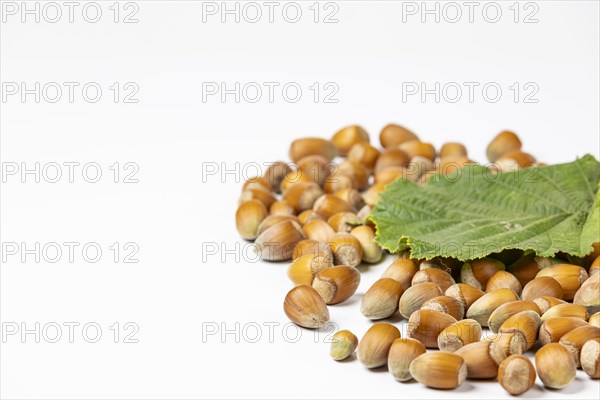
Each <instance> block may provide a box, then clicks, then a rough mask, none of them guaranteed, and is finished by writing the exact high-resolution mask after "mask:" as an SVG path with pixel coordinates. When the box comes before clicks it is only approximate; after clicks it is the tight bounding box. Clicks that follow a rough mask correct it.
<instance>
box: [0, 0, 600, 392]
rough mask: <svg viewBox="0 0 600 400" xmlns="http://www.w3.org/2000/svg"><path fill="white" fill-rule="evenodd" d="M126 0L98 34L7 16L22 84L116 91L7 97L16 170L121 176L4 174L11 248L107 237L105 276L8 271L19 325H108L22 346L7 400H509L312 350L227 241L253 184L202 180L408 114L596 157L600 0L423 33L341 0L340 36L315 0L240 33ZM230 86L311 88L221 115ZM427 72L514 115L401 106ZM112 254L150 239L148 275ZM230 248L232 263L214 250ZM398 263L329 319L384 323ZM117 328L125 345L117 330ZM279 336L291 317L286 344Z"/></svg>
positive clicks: (13, 77)
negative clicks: (371, 315) (527, 87)
mask: <svg viewBox="0 0 600 400" xmlns="http://www.w3.org/2000/svg"><path fill="white" fill-rule="evenodd" d="M111 3H112V2H110V3H101V4H102V7H103V11H104V12H105V14H103V15H105V16H106V17H104V18H103V19H102V20H101V21H100V22H99V23H97V24H90V23H86V22H85V21H83V20H82V19H81V17H80V14H76V15H75V17H76V18H75V19H76V20H75V22H74V23H73V24H70V23H68V22H64V21H62V22H59V23H56V24H50V23H46V22H44V21H41V22H40V23H35V22H29V23H21V22H20V21H19V18H18V17H13V16H8V17H7V18H8V19H7V21H6V23H3V24H2V27H1V41H0V45H1V49H2V50H1V65H0V67H1V80H2V82H29V83H31V82H35V81H39V82H42V83H44V82H52V81H56V82H65V81H69V82H71V81H77V82H81V83H82V84H83V83H85V82H90V81H93V82H98V83H99V84H100V85H101V86H102V87H103V88H104V90H105V91H104V93H105V94H104V95H103V98H102V100H101V101H99V102H98V103H95V104H90V103H87V102H85V101H83V100H82V99H81V98H78V99H76V100H75V101H74V102H73V103H69V102H68V101H61V102H59V103H57V104H50V103H47V102H44V101H42V102H40V103H39V104H37V103H35V102H33V101H31V100H28V101H26V102H25V103H21V102H20V101H19V100H18V99H17V100H14V99H13V100H8V101H6V102H2V104H1V106H2V110H1V115H2V116H1V122H0V123H1V125H0V128H1V157H2V162H3V163H4V164H3V166H7V165H8V164H6V163H7V162H9V163H10V162H16V163H21V162H26V163H35V162H40V163H42V165H45V163H50V162H57V163H64V162H68V161H72V162H79V163H81V164H85V163H88V162H97V163H99V164H100V166H101V168H102V171H103V177H102V179H101V181H100V182H99V183H95V184H91V183H86V182H85V181H84V180H83V179H82V178H81V175H77V176H76V179H75V183H68V182H67V181H66V179H63V180H61V182H59V183H56V184H51V183H48V182H43V181H42V182H40V183H34V182H31V177H28V179H29V180H28V183H21V182H20V181H19V178H18V177H17V178H15V177H14V176H13V177H9V178H7V182H6V183H3V184H2V193H1V201H2V209H1V220H2V227H1V234H2V242H4V243H7V242H17V243H21V242H27V243H28V244H30V245H32V244H33V243H35V242H40V243H41V245H42V246H43V245H44V244H46V243H49V242H59V243H62V242H69V241H74V242H79V243H82V244H84V243H88V242H97V243H98V244H99V245H100V246H101V247H102V249H103V257H102V259H101V260H100V261H99V262H97V263H95V264H92V263H89V262H85V261H84V260H83V259H82V258H81V256H80V253H77V254H78V255H77V257H76V258H77V259H76V261H75V262H73V263H69V262H68V261H67V260H65V258H63V259H62V260H61V261H60V262H58V263H55V264H52V263H48V262H46V261H44V260H41V262H39V263H36V262H34V261H33V260H32V259H31V256H30V258H28V260H27V261H26V262H25V263H23V262H21V261H20V260H19V258H18V256H10V257H8V258H7V260H6V262H3V265H2V268H1V294H0V296H1V307H0V310H1V319H2V322H3V327H4V328H5V329H8V327H9V326H12V325H10V323H11V322H14V323H17V324H21V323H23V322H24V323H26V324H27V326H28V327H29V328H31V327H33V326H34V324H35V323H36V322H39V323H40V326H41V327H44V326H46V327H48V329H50V328H51V325H49V324H50V323H52V322H56V323H57V324H59V325H62V324H64V323H65V322H78V323H80V324H81V325H80V327H81V326H82V325H84V324H85V323H88V322H96V323H98V324H99V326H100V327H101V328H102V331H103V336H102V338H101V339H100V340H99V342H98V343H87V342H86V341H85V340H84V339H83V337H82V335H81V332H80V330H77V329H76V331H75V333H76V335H75V338H74V342H73V343H69V340H68V337H67V336H68V331H67V330H66V328H63V329H64V330H63V337H62V338H61V339H60V340H59V341H58V343H49V342H48V341H47V340H45V339H44V338H42V339H41V340H40V343H35V340H34V338H33V336H32V335H29V336H26V337H25V340H24V342H25V343H22V340H21V339H20V338H19V336H18V335H13V336H7V335H4V337H3V339H5V340H4V342H3V343H1V354H2V358H1V373H0V378H1V385H0V395H1V396H2V397H3V398H161V399H162V398H221V397H224V398H240V397H244V398H276V397H278V398H282V397H283V398H307V397H311V398H373V397H376V398H400V397H401V398H416V397H420V398H433V397H441V396H443V397H445V398H481V397H482V396H485V397H486V398H506V397H508V395H507V394H506V393H505V392H504V391H503V390H502V389H501V388H500V386H499V385H498V384H497V383H495V382H477V381H467V382H466V383H465V384H464V385H463V386H462V387H461V388H460V389H459V390H455V391H445V392H438V391H433V390H430V389H426V388H425V387H423V386H422V385H420V384H418V383H414V382H413V383H408V384H401V383H397V382H395V381H394V380H393V379H392V378H391V376H390V375H389V374H388V373H387V372H385V371H367V370H365V369H364V368H363V367H362V366H361V365H360V364H359V363H358V362H357V361H354V362H343V363H335V362H333V361H331V360H330V359H329V356H328V344H327V343H325V341H326V334H325V333H324V332H321V333H318V332H317V333H316V335H317V336H315V332H312V331H307V330H302V331H301V338H300V339H299V341H298V342H296V343H292V340H291V339H293V337H294V335H295V334H296V333H297V332H298V331H297V330H296V329H295V328H293V327H292V328H289V330H288V331H285V330H284V327H286V325H285V324H287V322H288V321H287V320H286V318H285V316H284V314H283V311H282V302H283V298H284V296H285V293H286V292H287V290H289V289H290V287H291V285H290V283H289V281H288V280H287V277H286V274H285V272H286V264H266V263H261V262H258V263H256V262H251V261H249V260H244V259H237V260H236V258H239V256H240V252H239V251H238V252H236V251H234V252H233V254H232V253H227V254H226V252H224V251H222V250H224V249H232V248H235V246H236V245H238V246H244V245H245V243H244V242H242V241H241V240H240V239H239V238H238V236H237V234H236V231H235V225H234V212H235V208H236V202H237V197H238V195H239V192H240V187H241V183H240V182H241V180H242V176H240V175H244V174H237V176H233V175H231V174H229V175H227V176H225V177H224V179H220V177H219V176H210V177H208V178H207V179H206V182H203V179H202V170H203V168H205V169H206V168H207V167H209V166H211V165H213V164H211V163H218V164H219V163H225V166H226V167H227V168H229V169H231V168H234V167H235V165H236V164H235V163H240V164H239V165H247V164H248V163H263V162H267V161H274V160H277V159H285V157H286V155H287V148H288V145H289V143H290V141H291V140H293V139H294V138H297V137H299V136H305V135H316V136H322V137H329V136H330V135H332V134H333V133H334V132H335V130H336V129H338V128H340V127H342V126H344V125H347V124H351V123H360V124H362V125H363V126H364V127H365V128H366V129H367V130H368V131H369V132H370V133H371V137H372V138H373V139H374V141H376V138H377V135H378V131H379V129H381V127H382V126H383V125H385V124H386V123H388V122H399V123H402V124H405V125H406V126H408V127H411V128H412V129H414V130H415V131H416V132H417V133H418V134H420V135H421V137H422V138H423V139H425V140H429V141H431V142H433V143H434V144H435V145H436V146H439V145H441V144H442V143H443V142H444V141H462V142H464V143H466V144H467V145H468V147H469V151H470V152H471V155H472V157H473V158H475V159H477V160H483V159H484V158H483V154H484V149H485V145H486V144H487V142H488V141H489V140H490V139H491V137H492V136H493V135H494V134H496V133H497V132H498V131H500V130H502V129H505V128H510V129H513V130H515V131H517V132H518V133H519V134H520V135H521V137H522V138H523V141H524V145H525V149H526V150H528V151H531V152H532V153H533V154H535V155H536V156H537V157H538V158H539V159H540V160H542V161H546V162H549V163H556V162H567V161H571V160H573V159H574V158H575V157H576V156H581V155H584V154H586V153H588V152H592V153H593V154H595V155H596V156H598V131H599V124H598V109H599V103H598V87H599V81H598V70H599V61H598V55H599V39H598V38H599V30H598V27H599V20H598V14H599V13H598V11H599V8H598V3H597V2H591V1H589V2H566V1H565V2H561V1H547V2H537V3H536V4H537V5H538V6H539V12H538V14H537V18H538V19H539V22H538V23H535V24H523V23H514V22H512V20H511V19H512V14H509V13H510V12H511V11H510V10H509V9H508V7H509V6H510V5H511V4H512V2H500V3H499V4H501V7H502V10H503V12H504V13H505V14H503V15H505V17H503V18H502V20H501V21H500V22H498V23H496V24H491V23H487V22H485V21H484V20H483V19H482V18H481V14H476V15H475V22H474V23H469V22H467V21H464V20H463V21H460V22H458V23H455V24H452V23H448V22H444V21H441V22H440V23H435V22H433V21H432V20H431V17H429V18H430V19H429V20H428V21H427V22H425V23H422V22H421V21H420V20H419V19H418V17H410V18H408V20H407V22H405V23H404V22H402V13H401V12H402V3H401V2H396V3H394V2H391V1H387V2H369V4H367V2H362V1H352V2H337V5H338V6H339V12H338V13H337V18H338V19H339V23H336V24H322V23H318V24H315V23H313V22H311V17H312V15H313V14H309V13H311V11H310V10H309V9H308V7H309V6H310V4H312V2H311V3H302V9H303V11H304V13H306V14H305V15H306V17H304V18H303V19H302V20H301V21H300V22H299V23H297V24H290V23H286V22H285V21H283V20H282V18H281V16H280V14H276V20H275V22H274V23H272V24H271V23H268V22H259V23H256V24H251V23H247V22H240V23H233V22H231V20H230V22H228V23H225V24H223V23H221V22H219V20H218V18H212V17H211V18H209V19H208V22H207V23H203V22H202V3H201V2H192V1H186V2H168V3H167V2H157V1H146V2H141V1H138V2H137V5H138V6H139V12H138V13H137V15H136V16H137V18H138V19H139V23H137V24H122V23H119V24H114V23H112V22H110V18H111V17H112V14H109V13H110V10H109V9H108V7H109V5H110V4H111ZM419 3H420V2H419ZM419 3H417V5H418V4H419ZM82 4H83V3H82ZM430 4H431V3H430ZM460 4H462V3H460ZM482 4H483V3H482ZM63 11H65V10H64V9H63ZM128 11H129V10H128ZM263 11H264V9H263ZM463 11H464V12H466V9H463ZM221 81H226V82H228V83H232V82H235V81H239V82H242V84H243V83H246V82H281V84H282V85H283V84H285V83H286V82H298V84H299V85H300V86H301V87H302V88H303V89H304V91H305V92H304V93H305V94H304V95H303V97H302V100H301V101H299V102H298V103H294V104H291V103H288V102H286V101H284V100H282V99H281V97H278V98H276V99H275V101H274V102H273V103H269V102H268V101H261V102H258V103H256V104H250V103H247V102H243V101H242V102H240V103H235V102H233V101H231V100H230V101H228V102H226V103H221V102H219V101H209V102H207V103H203V102H202V95H201V90H202V82H221ZM423 81H426V82H428V83H431V84H432V83H433V82H436V81H437V82H442V85H443V84H444V83H447V82H480V83H481V85H483V84H485V83H486V82H498V84H499V85H500V86H501V87H502V88H503V89H504V90H505V91H506V92H505V94H504V95H503V97H502V99H501V101H499V102H497V103H494V104H492V103H489V102H486V101H484V100H483V99H481V98H480V97H479V98H476V99H475V101H474V102H473V103H470V102H468V101H460V102H458V103H456V104H451V103H448V102H445V101H441V102H440V103H435V102H434V101H432V100H429V101H428V102H426V103H421V102H420V101H416V100H415V101H408V102H402V96H401V89H402V82H423ZM113 82H121V83H124V82H135V83H137V84H138V86H139V88H140V91H139V93H138V94H137V95H136V97H137V98H138V99H139V103H137V104H123V103H118V104H115V103H113V102H112V101H111V100H110V94H112V93H111V92H110V91H109V89H108V86H110V85H111V84H112V83H113ZM313 82H320V83H321V84H324V83H327V82H335V83H336V84H337V85H338V86H339V93H338V94H337V95H336V98H337V99H338V100H339V102H338V103H337V104H326V103H322V102H319V103H317V104H315V103H314V102H313V101H312V100H311V97H310V96H311V94H312V93H310V91H309V89H308V87H309V86H311V85H312V83H313ZM513 82H520V83H521V84H524V83H526V82H535V83H536V84H537V85H538V86H539V88H540V91H539V93H538V94H537V95H536V98H537V99H538V100H539V102H538V103H537V104H525V103H522V102H519V103H516V104H515V103H514V102H513V101H512V100H511V97H510V94H509V93H510V91H509V89H508V87H509V86H510V85H511V84H512V83H513ZM114 162H120V163H121V165H123V164H124V163H126V162H134V163H136V164H137V165H138V166H139V172H138V173H137V175H136V177H137V178H138V179H139V183H133V184H125V183H118V184H115V183H112V182H111V178H112V175H111V174H112V171H111V170H110V169H109V168H108V167H109V166H110V165H112V164H113V163H114ZM241 170H242V171H243V172H247V173H250V174H251V173H252V172H251V171H252V170H251V169H243V168H242V169H241ZM65 171H66V170H65ZM114 242H119V243H121V244H123V243H126V242H135V243H136V244H137V245H138V246H139V252H138V254H137V255H136V258H137V259H139V263H136V264H132V263H123V262H119V263H114V262H113V260H112V258H111V257H112V253H111V250H110V249H109V248H108V247H109V246H110V245H111V244H112V243H114ZM210 243H216V244H217V246H218V248H219V249H220V250H221V251H220V252H219V254H217V255H208V254H204V256H205V257H206V258H205V260H203V254H202V249H203V246H206V245H207V244H208V245H210ZM204 248H205V247H204ZM247 254H250V253H247ZM250 255H251V254H250ZM65 257H66V256H65ZM122 257H123V254H121V261H122ZM221 257H223V258H224V260H221ZM388 263H389V261H384V262H383V263H381V264H379V265H376V266H371V267H368V268H364V269H363V280H362V283H361V286H360V288H359V290H358V293H357V294H356V295H355V296H354V297H353V298H352V299H351V300H350V301H348V302H347V303H346V304H343V305H341V306H336V307H331V315H332V321H333V322H334V323H335V324H337V326H339V327H340V328H345V329H351V330H352V331H354V332H355V333H356V334H357V335H359V336H360V335H362V334H363V333H364V332H365V331H366V329H367V328H368V326H369V325H370V322H369V321H367V320H365V318H363V317H362V316H361V315H360V312H359V310H358V305H359V299H360V295H361V294H362V293H364V292H365V291H366V289H367V288H368V287H369V285H370V284H371V283H372V282H374V281H375V280H376V279H377V278H378V276H379V274H380V273H381V271H382V270H383V269H384V268H385V266H386V265H387V264H388ZM115 322H119V323H120V324H121V334H122V335H121V336H120V338H119V340H118V342H119V343H114V341H113V336H112V334H113V331H111V330H110V329H109V327H110V326H111V325H112V324H113V323H115ZM127 322H133V323H135V324H137V326H138V327H139V332H137V333H136V335H135V338H136V339H138V340H139V342H138V343H123V341H124V338H123V333H124V332H125V330H124V329H123V328H124V327H123V324H125V323H127ZM213 323H214V324H217V326H219V329H221V328H222V327H223V326H222V325H221V324H225V326H224V327H225V328H228V329H234V330H235V326H236V325H235V324H236V323H239V324H240V327H239V329H237V331H238V332H239V333H240V334H241V335H242V337H241V338H240V340H239V343H236V338H235V336H234V335H232V334H230V335H227V336H226V337H225V339H224V340H222V339H221V338H220V337H219V336H218V335H214V336H209V337H207V338H206V340H204V341H203V340H202V339H203V338H202V333H203V329H205V330H206V328H207V327H208V326H211V327H212V326H213V325H211V324H213ZM253 324H258V326H260V332H261V333H262V337H261V338H260V339H259V340H258V342H257V343H250V342H249V340H247V339H252V338H253V337H254V335H255V333H254V332H255V330H254V329H255V328H256V325H253ZM265 324H278V325H276V326H274V328H273V337H272V340H270V339H269V328H268V325H265ZM80 327H79V328H80ZM244 327H246V328H244ZM244 329H245V330H244ZM127 332H131V330H127ZM285 332H287V334H288V335H289V336H288V337H287V338H286V336H285V335H286V333H285ZM46 333H47V335H48V336H53V333H52V332H51V331H48V332H46ZM89 333H90V336H93V331H90V332H89ZM244 335H246V336H245V338H244ZM315 341H316V342H317V343H315ZM599 392H600V386H599V382H598V381H591V380H590V379H588V378H587V376H586V375H584V374H583V373H582V372H581V371H579V372H578V377H577V380H576V381H575V382H574V383H573V384H572V385H570V386H569V387H568V388H567V389H565V390H562V391H550V390H547V389H543V388H542V386H541V384H540V382H539V380H538V382H537V384H536V386H535V388H534V389H532V390H531V391H529V392H528V393H526V394H525V395H523V397H526V398H529V397H544V398H558V397H564V398H567V397H576V398H598V394H599Z"/></svg>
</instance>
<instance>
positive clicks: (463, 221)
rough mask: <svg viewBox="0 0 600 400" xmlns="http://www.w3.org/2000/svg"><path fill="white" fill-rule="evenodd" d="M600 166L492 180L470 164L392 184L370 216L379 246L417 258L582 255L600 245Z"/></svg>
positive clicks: (589, 161) (578, 164)
mask: <svg viewBox="0 0 600 400" xmlns="http://www.w3.org/2000/svg"><path fill="white" fill-rule="evenodd" d="M599 180H600V163H599V162H598V161H597V160H596V159H595V158H594V157H592V156H590V155H587V156H585V157H583V158H581V159H578V160H576V161H575V162H572V163H568V164H561V165H552V166H547V167H538V168H528V169H523V170H519V171H514V172H508V173H503V174H497V175H495V174H493V173H491V172H490V171H489V170H488V169H487V168H485V167H483V166H479V165H475V164H473V165H468V166H467V167H465V168H464V169H463V170H461V171H457V172H456V173H455V174H453V175H450V176H447V177H443V176H438V175H435V176H434V177H433V178H432V179H430V180H429V181H427V183H425V184H424V185H417V184H414V183H412V182H407V181H404V180H401V179H400V180H397V181H395V182H393V183H391V184H389V185H388V186H387V187H386V189H385V191H384V192H383V193H382V194H381V199H380V201H379V202H378V204H377V205H376V207H375V209H374V210H373V211H372V213H371V216H370V218H371V220H372V221H373V222H374V223H375V224H376V226H377V236H376V241H377V242H378V243H379V244H380V245H381V246H382V247H383V248H385V249H387V250H389V251H390V252H392V253H395V252H397V251H399V250H403V249H407V248H410V249H411V252H412V256H413V257H415V258H426V259H431V258H433V257H437V256H443V257H455V258H458V259H459V260H470V259H474V258H481V257H485V256H487V255H489V254H490V253H494V252H499V251H501V250H504V249H522V250H530V251H534V252H535V253H536V254H537V255H539V256H548V257H550V256H554V255H555V254H556V253H558V252H564V253H567V254H570V255H574V256H578V257H582V256H585V255H587V254H589V253H591V251H592V247H591V245H592V243H594V242H598V241H600V194H599V193H600V192H599V191H598V185H599Z"/></svg>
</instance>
